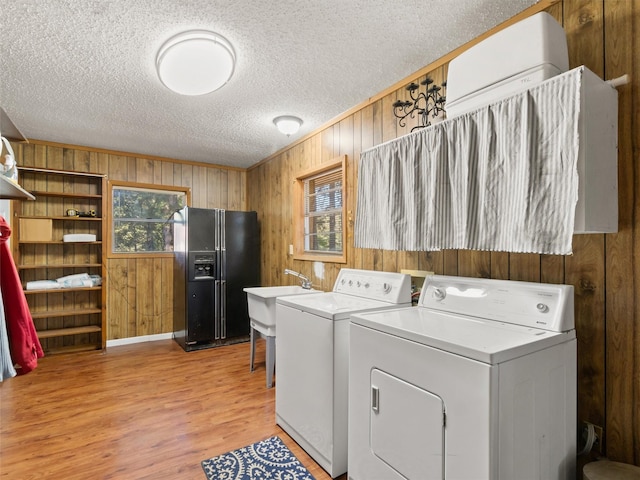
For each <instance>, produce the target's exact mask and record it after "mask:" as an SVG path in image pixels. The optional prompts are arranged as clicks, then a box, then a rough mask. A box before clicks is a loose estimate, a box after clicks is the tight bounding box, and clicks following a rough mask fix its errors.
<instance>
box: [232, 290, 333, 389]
mask: <svg viewBox="0 0 640 480" xmlns="http://www.w3.org/2000/svg"><path fill="white" fill-rule="evenodd" d="M244 291H245V292H246V293H247V305H248V307H249V318H250V319H251V359H250V361H249V365H250V370H251V371H252V372H253V361H254V359H255V356H256V339H257V338H256V337H258V335H257V334H256V332H259V333H260V334H262V335H263V336H264V337H265V339H266V341H267V346H266V359H265V366H266V370H267V388H271V387H272V386H273V374H274V371H275V360H276V298H278V297H284V296H288V295H305V294H308V293H322V292H321V290H314V289H313V288H302V287H300V286H297V285H283V286H281V287H248V288H245V289H244Z"/></svg>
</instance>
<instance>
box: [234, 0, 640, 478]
mask: <svg viewBox="0 0 640 480" xmlns="http://www.w3.org/2000/svg"><path fill="white" fill-rule="evenodd" d="M548 11H549V12H550V13H551V14H552V15H553V16H554V17H555V18H557V19H558V20H559V21H560V22H561V23H562V24H563V25H564V28H565V31H566V33H567V39H568V45H569V57H570V64H571V67H574V66H578V65H582V64H584V65H586V66H587V67H588V68H590V69H591V70H593V71H594V72H595V73H597V74H598V75H600V76H601V77H603V78H607V79H608V78H614V77H617V76H620V75H622V74H625V73H628V74H630V75H631V79H632V84H630V85H626V86H623V87H621V88H619V94H620V116H619V118H620V138H619V147H620V155H619V178H620V192H619V202H620V203H619V205H620V230H619V233H617V234H610V235H576V236H575V237H574V240H573V252H574V253H573V255H571V256H566V257H563V256H552V255H533V254H509V253H494V252H491V253H490V252H476V251H454V250H445V251H442V252H432V253H425V252H395V251H381V250H365V249H355V248H353V246H352V245H353V237H352V234H351V233H349V234H348V242H347V243H348V245H347V255H348V261H347V264H346V265H345V266H346V267H351V268H364V269H372V270H382V271H399V270H400V269H402V268H410V269H420V270H432V271H435V272H436V273H440V274H448V275H460V276H471V277H485V278H501V279H512V280H526V281H534V282H548V283H567V284H571V285H574V287H575V293H576V297H575V307H576V329H577V335H578V345H579V346H578V349H579V351H578V375H579V380H578V395H579V399H578V420H579V421H582V420H584V421H589V422H591V423H594V424H596V425H600V426H603V427H604V428H605V439H604V450H605V452H606V454H607V455H608V456H609V457H610V458H611V459H613V460H617V461H623V462H628V463H633V464H636V465H640V322H639V318H640V301H637V300H636V299H637V298H639V295H638V293H639V292H638V282H635V279H636V278H638V275H640V259H639V258H637V257H636V256H635V255H634V252H635V251H638V248H639V247H640V245H638V244H640V235H635V233H637V231H636V229H637V225H638V222H637V221H636V219H637V218H638V217H639V216H640V204H639V203H640V201H639V200H638V198H640V195H636V192H640V174H639V173H638V172H637V170H636V168H635V162H634V160H635V159H636V158H637V152H638V148H639V147H640V145H639V142H638V131H639V123H638V121H639V120H640V113H639V112H640V101H639V98H638V86H639V85H640V62H638V61H637V59H638V56H637V55H638V54H637V52H638V51H640V48H639V47H640V0H564V1H561V2H559V3H557V4H554V5H552V6H551V7H549V8H548ZM634 52H635V53H634ZM431 76H432V77H433V78H434V80H435V81H436V82H437V83H440V82H441V81H442V80H443V79H444V78H445V76H446V65H445V66H443V67H441V68H438V69H437V70H435V71H434V72H432V74H431ZM418 80H419V79H418ZM397 98H401V99H404V98H406V95H405V91H404V86H402V87H400V88H398V89H397V90H394V91H392V92H391V93H389V94H388V95H386V96H384V97H383V98H380V99H378V100H375V101H373V102H371V103H369V104H366V105H365V106H362V108H359V109H355V111H354V112H352V113H348V114H346V115H344V116H343V117H342V118H340V119H339V120H337V121H336V122H335V123H334V124H331V125H329V126H327V127H326V128H324V129H323V130H322V131H320V132H317V133H315V134H313V135H311V136H309V137H307V138H305V139H303V140H302V141H300V142H298V143H297V144H294V145H293V146H291V148H289V149H287V150H285V151H283V152H280V153H279V154H277V155H275V156H273V157H271V158H269V159H267V160H266V161H264V162H262V163H261V164H258V165H257V166H256V167H254V168H252V169H250V170H249V172H248V176H247V181H248V183H249V184H250V185H251V190H250V191H249V193H248V207H249V208H250V209H253V210H256V211H258V215H259V218H260V220H261V222H262V224H263V225H264V226H266V228H263V231H262V283H263V285H284V284H293V283H295V279H293V278H290V277H284V275H283V270H284V269H285V268H291V269H293V270H297V271H301V272H303V273H304V274H305V275H308V276H310V278H311V279H312V280H313V283H314V286H316V287H318V288H321V289H325V290H330V289H331V288H332V286H333V283H334V281H335V279H336V275H337V271H338V269H339V266H336V265H334V264H330V263H321V262H303V261H297V260H293V258H292V256H290V255H289V254H288V251H289V250H288V245H289V244H291V243H292V241H293V239H292V230H291V223H292V218H291V205H292V198H291V194H292V183H293V178H294V175H295V174H296V172H299V171H303V170H306V169H308V168H310V167H313V166H315V165H319V164H322V163H323V162H327V161H329V160H330V159H332V158H334V157H336V156H338V155H345V154H346V155H347V158H348V173H347V175H348V182H349V183H348V186H347V196H346V204H347V210H348V219H347V220H348V226H349V227H352V226H353V221H354V218H355V215H356V213H357V212H356V204H355V192H356V183H357V178H356V176H357V175H356V174H357V172H356V169H357V159H358V158H359V155H360V152H361V151H363V150H365V149H367V148H369V147H372V146H374V145H377V144H379V143H381V142H384V141H387V140H391V139H393V138H397V137H398V136H400V135H403V134H405V133H407V132H408V131H409V130H410V127H411V125H408V126H407V127H405V128H399V127H398V126H397V124H396V120H395V118H394V117H393V114H392V108H391V105H392V103H393V102H394V101H395V100H396V99H397Z"/></svg>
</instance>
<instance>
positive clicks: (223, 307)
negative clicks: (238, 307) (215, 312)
mask: <svg viewBox="0 0 640 480" xmlns="http://www.w3.org/2000/svg"><path fill="white" fill-rule="evenodd" d="M220 285H221V287H222V288H221V289H220V290H221V292H220V326H221V336H220V338H222V339H225V338H227V281H226V280H222V281H221V282H220Z"/></svg>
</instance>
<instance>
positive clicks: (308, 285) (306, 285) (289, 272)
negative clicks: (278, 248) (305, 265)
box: [284, 268, 311, 290]
mask: <svg viewBox="0 0 640 480" xmlns="http://www.w3.org/2000/svg"><path fill="white" fill-rule="evenodd" d="M284 274H285V275H293V276H295V277H298V278H299V279H300V284H301V285H302V288H306V289H307V290H311V280H309V279H308V278H307V277H305V276H304V275H302V274H301V273H298V272H294V271H293V270H289V269H288V268H285V269H284Z"/></svg>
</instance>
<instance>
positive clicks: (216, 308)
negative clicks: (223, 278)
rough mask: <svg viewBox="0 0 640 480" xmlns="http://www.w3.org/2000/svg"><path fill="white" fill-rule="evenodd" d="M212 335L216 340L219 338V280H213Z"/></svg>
mask: <svg viewBox="0 0 640 480" xmlns="http://www.w3.org/2000/svg"><path fill="white" fill-rule="evenodd" d="M214 300H215V302H214V307H213V309H214V312H215V313H214V317H213V318H214V320H213V321H214V324H213V325H214V332H213V333H214V337H215V339H216V340H219V339H220V280H216V281H215V287H214Z"/></svg>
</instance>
